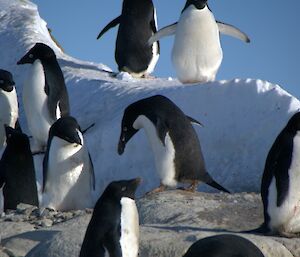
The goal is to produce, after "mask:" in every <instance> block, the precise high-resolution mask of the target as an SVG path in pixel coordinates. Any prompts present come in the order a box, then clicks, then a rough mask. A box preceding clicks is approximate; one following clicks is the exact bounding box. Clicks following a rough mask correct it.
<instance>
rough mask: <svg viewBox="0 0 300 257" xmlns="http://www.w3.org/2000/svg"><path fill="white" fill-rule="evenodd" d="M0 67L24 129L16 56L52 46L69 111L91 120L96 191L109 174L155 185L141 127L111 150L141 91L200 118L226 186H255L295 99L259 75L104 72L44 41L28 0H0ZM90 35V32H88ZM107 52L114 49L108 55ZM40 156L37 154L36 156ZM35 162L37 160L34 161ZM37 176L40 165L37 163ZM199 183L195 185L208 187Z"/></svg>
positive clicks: (22, 69) (213, 166)
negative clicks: (200, 78) (190, 80)
mask: <svg viewBox="0 0 300 257" xmlns="http://www.w3.org/2000/svg"><path fill="white" fill-rule="evenodd" d="M0 10H1V11H0V20H1V22H0V46H1V51H0V60H1V68H4V69H8V70H10V71H11V72H12V73H13V75H14V78H15V80H16V84H17V92H18V96H19V105H20V116H21V125H22V127H23V128H24V129H25V131H26V122H25V117H24V112H23V107H22V101H21V94H22V81H23V79H24V76H25V75H26V73H27V71H28V67H26V66H24V65H22V66H16V62H17V60H18V59H19V58H20V57H21V56H23V54H24V53H25V52H26V51H27V50H28V49H29V48H31V47H32V46H33V45H34V44H35V43H36V42H44V43H46V44H48V45H49V46H51V47H52V48H53V49H54V50H55V52H56V54H57V57H58V59H59V63H60V65H61V67H62V69H63V72H64V76H65V80H66V83H67V88H68V92H69V98H70V104H71V113H72V115H73V116H74V117H76V118H77V120H78V121H79V123H80V124H81V127H82V128H85V127H87V126H89V125H90V124H91V123H95V126H94V127H93V128H92V129H90V130H89V131H88V132H87V133H86V135H85V140H86V142H87V144H88V147H89V150H90V153H91V157H92V160H93V163H94V167H95V172H96V184H97V191H96V193H95V197H97V196H98V195H99V193H100V192H102V190H103V189H104V187H105V185H106V184H107V183H108V182H109V181H111V180H116V179H121V178H132V177H136V176H140V177H142V178H143V180H144V183H143V186H142V187H141V190H140V193H143V192H145V191H148V190H150V189H152V188H153V187H155V186H158V184H159V179H158V177H157V175H156V172H155V168H154V160H153V155H152V152H151V150H150V147H149V144H148V141H147V139H146V137H145V133H144V132H143V131H140V132H139V133H138V134H137V135H136V136H135V137H134V138H132V140H131V141H130V142H129V143H128V144H127V147H126V151H125V153H124V154H123V155H122V156H119V155H118V154H117V143H118V138H119V133H120V122H121V118H122V115H123V110H124V108H125V107H126V106H127V105H128V104H130V103H132V102H133V101H136V100H139V99H141V98H144V97H147V96H150V95H154V94H163V95H165V96H167V97H169V98H170V99H171V100H172V101H174V102H175V103H176V104H177V105H178V106H179V107H180V108H182V110H183V111H184V112H185V113H186V114H187V115H189V116H191V117H194V118H196V119H198V120H199V121H201V122H202V123H203V124H204V127H203V128H199V127H195V129H196V131H197V133H198V135H199V138H200V142H201V146H202V150H203V153H204V157H205V160H206V166H207V169H208V171H209V172H210V174H211V175H212V176H213V177H214V178H215V180H216V181H218V182H219V183H220V184H222V185H223V186H224V187H226V188H228V189H230V190H232V191H258V190H259V187H260V178H261V174H262V172H263V167H264V162H265V158H266V155H267V153H268V150H269V148H270V146H271V144H272V143H273V141H274V139H275V137H276V136H277V134H278V133H279V132H280V130H281V129H282V128H283V127H284V126H285V124H286V122H287V120H288V119H289V117H290V116H291V115H292V114H293V113H294V112H296V111H297V110H299V109H300V102H299V101H298V100H297V99H296V98H294V97H293V96H291V95H289V94H288V93H287V92H285V91H284V90H283V89H281V88H280V87H279V86H277V85H272V84H270V83H268V82H265V81H261V80H251V79H246V80H239V79H235V80H232V81H216V82H212V83H207V84H202V85H188V86H187V85H184V86H183V85H181V84H180V83H179V82H178V81H177V80H170V79H160V78H158V79H141V80H140V79H132V78H131V77H128V76H120V77H119V79H116V78H111V77H110V76H109V74H108V73H106V72H103V71H102V70H103V69H107V70H109V68H107V67H106V66H105V65H102V64H95V63H91V62H83V61H80V60H76V59H74V58H72V57H70V56H67V55H66V54H64V53H62V52H61V50H60V49H59V48H58V47H57V46H56V45H55V43H54V42H53V41H52V40H51V38H50V36H49V33H48V31H47V28H46V22H45V21H43V20H42V19H41V18H40V17H39V14H38V10H37V7H36V5H34V4H32V3H30V2H29V1H24V0H23V1H17V0H9V1H8V0H5V1H1V3H0ZM91 40H93V39H91ZM112 58H113V56H112ZM39 158H41V157H39ZM38 163H41V161H40V160H37V161H36V164H38ZM37 166H38V167H37V173H38V177H39V180H40V179H41V174H42V173H41V166H40V165H37ZM207 189H208V188H206V187H205V186H200V190H207Z"/></svg>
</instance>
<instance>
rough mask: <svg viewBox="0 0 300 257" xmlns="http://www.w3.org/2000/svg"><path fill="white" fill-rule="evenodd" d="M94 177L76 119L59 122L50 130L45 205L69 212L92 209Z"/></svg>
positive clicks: (45, 179) (62, 119) (44, 192)
mask: <svg viewBox="0 0 300 257" xmlns="http://www.w3.org/2000/svg"><path fill="white" fill-rule="evenodd" d="M94 189H95V174H94V168H93V164H92V160H91V157H90V154H89V152H88V149H87V146H86V145H85V143H84V140H83V136H82V132H81V129H80V127H79V125H78V123H77V121H76V119H75V118H73V117H71V116H68V117H62V118H60V119H58V120H57V121H56V122H55V123H54V124H53V125H52V126H51V128H50V130H49V138H48V144H47V150H46V153H45V157H44V160H43V190H42V192H43V194H42V203H43V204H42V206H43V207H48V208H50V209H53V210H59V211H69V210H77V209H84V208H91V207H92V206H93V200H92V192H93V190H94Z"/></svg>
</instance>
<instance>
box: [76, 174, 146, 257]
mask: <svg viewBox="0 0 300 257" xmlns="http://www.w3.org/2000/svg"><path fill="white" fill-rule="evenodd" d="M140 182H141V179H139V178H137V179H132V180H121V181H114V182H111V183H110V184H109V185H108V186H107V188H106V189H105V190H104V192H103V194H102V195H101V197H100V198H99V200H98V201H97V203H96V205H95V208H94V212H93V215H92V218H91V220H90V223H89V225H88V227H87V230H86V233H85V237H84V240H83V244H82V247H81V250H80V255H79V257H90V256H93V257H104V256H108V255H105V251H107V252H108V253H109V256H110V257H112V256H113V257H137V256H138V250H139V215H138V211H137V207H136V204H135V200H134V198H135V191H136V189H137V187H138V185H139V184H140Z"/></svg>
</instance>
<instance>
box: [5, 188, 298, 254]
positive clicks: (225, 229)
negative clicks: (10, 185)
mask: <svg viewBox="0 0 300 257" xmlns="http://www.w3.org/2000/svg"><path fill="white" fill-rule="evenodd" d="M137 206H138V210H139V214H140V224H141V225H140V256H141V257H170V256H174V257H181V256H182V255H183V254H184V253H185V251H186V250H187V249H188V247H189V246H190V245H191V244H192V243H193V242H195V241H196V240H198V239H200V238H203V237H207V236H210V235H214V234H221V233H238V232H239V231H243V230H248V229H253V228H256V227H258V226H259V225H260V224H261V222H262V205H261V200H260V196H259V195H258V194H254V193H239V194H232V195H229V194H224V193H218V194H212V193H199V192H197V193H188V192H183V191H167V192H162V193H159V194H153V195H150V196H147V197H142V198H140V199H138V200H137ZM91 213H92V210H89V209H87V210H80V211H72V212H56V211H50V210H48V209H45V210H39V209H37V208H35V207H32V206H28V205H23V204H21V205H19V206H18V209H17V210H16V211H13V212H9V213H7V214H5V215H3V216H2V217H1V218H0V234H1V247H0V257H8V256H10V257H13V256H18V257H20V256H28V257H37V256H45V257H56V256H57V257H58V256H59V257H72V256H74V257H75V256H78V253H79V250H80V247H81V243H82V240H83V237H84V234H85V230H86V227H87V224H88V222H89V220H90V217H91ZM240 235H241V236H244V237H247V238H248V239H250V240H251V241H252V242H253V243H255V244H256V245H257V246H258V247H259V248H260V249H261V250H262V252H263V253H264V255H265V257H271V256H272V257H299V256H300V239H287V238H280V237H264V236H258V235H250V234H240Z"/></svg>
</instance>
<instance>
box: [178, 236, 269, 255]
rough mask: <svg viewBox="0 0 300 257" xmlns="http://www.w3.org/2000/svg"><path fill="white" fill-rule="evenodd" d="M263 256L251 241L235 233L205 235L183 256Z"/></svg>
mask: <svg viewBox="0 0 300 257" xmlns="http://www.w3.org/2000/svg"><path fill="white" fill-rule="evenodd" d="M199 256H203V257H264V255H263V254H262V252H261V251H260V250H259V249H258V247H257V246H255V245H254V244H253V243H252V242H251V241H249V240H248V239H246V238H243V237H240V236H236V235H230V234H228V235H217V236H211V237H206V238H204V239H200V240H198V241H197V242H196V243H194V244H193V245H192V246H191V247H190V248H189V249H188V251H187V252H186V254H185V255H184V256H183V257H199Z"/></svg>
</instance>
